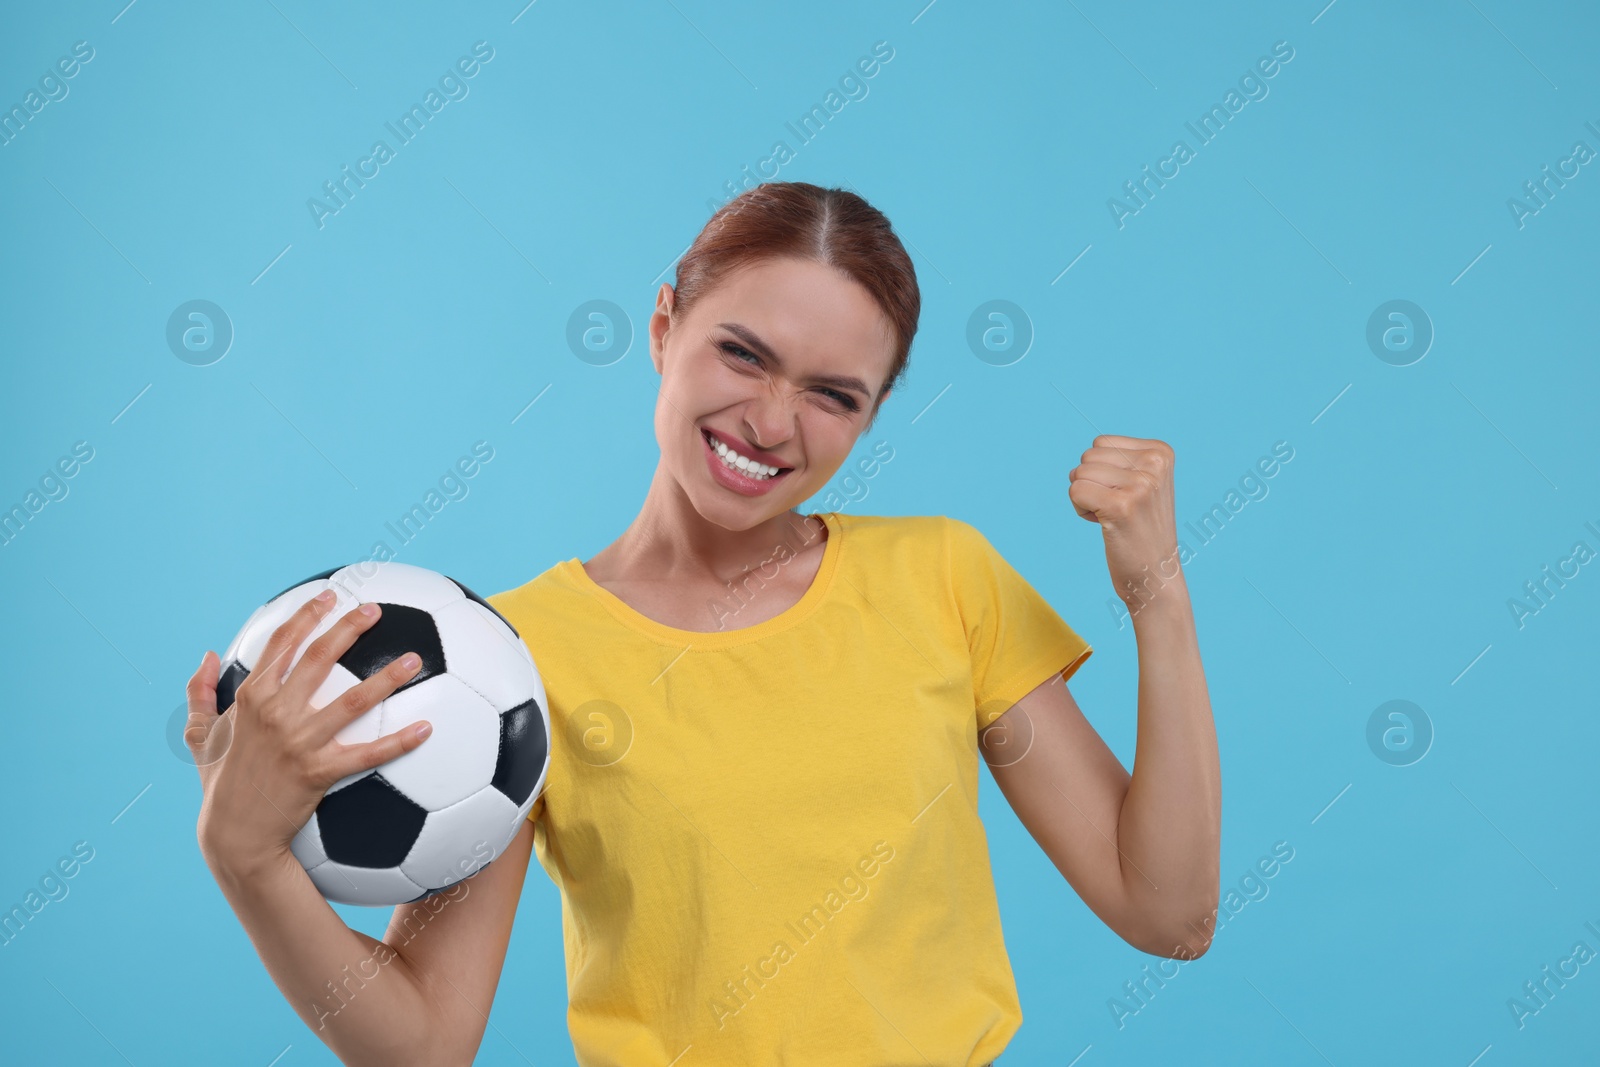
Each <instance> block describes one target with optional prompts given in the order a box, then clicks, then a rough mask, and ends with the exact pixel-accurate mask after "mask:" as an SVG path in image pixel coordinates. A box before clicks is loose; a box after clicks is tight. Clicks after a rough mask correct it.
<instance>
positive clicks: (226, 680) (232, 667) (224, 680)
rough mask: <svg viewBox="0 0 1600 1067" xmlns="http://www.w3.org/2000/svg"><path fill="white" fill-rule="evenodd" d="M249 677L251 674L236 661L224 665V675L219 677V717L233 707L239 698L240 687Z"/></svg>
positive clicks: (232, 660)
mask: <svg viewBox="0 0 1600 1067" xmlns="http://www.w3.org/2000/svg"><path fill="white" fill-rule="evenodd" d="M248 677H250V672H249V671H248V670H246V669H245V665H244V664H243V663H240V662H239V661H238V660H236V659H230V660H229V661H228V662H226V663H224V664H223V665H222V673H221V674H219V675H217V714H218V715H221V714H222V713H223V712H225V711H227V710H228V709H229V708H231V707H233V702H234V701H235V700H237V699H238V697H239V686H241V685H243V684H244V680H245V679H246V678H248Z"/></svg>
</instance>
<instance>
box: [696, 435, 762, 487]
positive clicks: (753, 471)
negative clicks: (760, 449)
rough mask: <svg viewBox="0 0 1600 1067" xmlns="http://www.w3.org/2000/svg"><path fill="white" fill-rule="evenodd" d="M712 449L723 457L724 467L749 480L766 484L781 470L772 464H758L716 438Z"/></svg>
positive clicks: (712, 440)
mask: <svg viewBox="0 0 1600 1067" xmlns="http://www.w3.org/2000/svg"><path fill="white" fill-rule="evenodd" d="M711 448H712V450H713V451H715V452H716V454H717V455H718V456H719V457H721V459H722V462H723V465H724V466H726V467H729V468H731V469H733V470H736V471H738V472H739V473H741V474H743V475H744V476H745V477H747V478H753V479H755V480H756V481H758V482H764V481H766V480H767V479H768V478H771V477H772V476H773V475H775V474H777V473H778V469H779V468H777V467H774V466H772V465H771V464H767V463H760V462H757V461H756V460H753V459H750V458H749V457H748V456H741V455H739V453H737V452H735V451H734V450H733V449H731V448H729V447H728V446H727V445H725V444H723V443H722V442H721V441H719V440H717V439H716V438H715V437H713V438H711Z"/></svg>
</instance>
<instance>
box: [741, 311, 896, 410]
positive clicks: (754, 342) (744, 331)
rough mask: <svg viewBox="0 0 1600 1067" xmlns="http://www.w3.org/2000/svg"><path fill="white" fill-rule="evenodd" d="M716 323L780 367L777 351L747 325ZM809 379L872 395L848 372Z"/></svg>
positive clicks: (863, 383)
mask: <svg viewBox="0 0 1600 1067" xmlns="http://www.w3.org/2000/svg"><path fill="white" fill-rule="evenodd" d="M717 325H718V326H720V327H721V328H722V329H724V330H727V331H728V332H729V333H731V334H733V335H734V336H735V337H737V338H739V340H741V341H743V342H744V343H745V344H746V345H747V346H749V348H750V350H751V351H753V352H755V353H756V354H757V355H759V356H763V357H765V358H766V359H769V360H771V361H772V364H773V366H775V367H778V368H780V369H781V368H782V366H783V360H781V359H779V358H778V353H776V352H774V351H773V350H772V349H771V347H770V346H768V344H767V343H766V342H765V341H763V340H762V339H761V338H759V337H757V336H756V335H755V333H754V332H753V331H752V330H751V329H750V328H749V327H747V326H741V325H739V324H738V323H737V322H719V323H717ZM811 380H812V381H814V382H818V383H821V384H822V385H834V386H838V387H839V388H841V389H854V390H855V391H856V392H858V393H860V394H861V395H862V396H864V397H867V398H868V399H871V397H872V390H871V389H868V388H867V385H866V383H865V382H863V381H862V380H861V379H860V378H853V377H851V376H850V375H848V374H813V375H811Z"/></svg>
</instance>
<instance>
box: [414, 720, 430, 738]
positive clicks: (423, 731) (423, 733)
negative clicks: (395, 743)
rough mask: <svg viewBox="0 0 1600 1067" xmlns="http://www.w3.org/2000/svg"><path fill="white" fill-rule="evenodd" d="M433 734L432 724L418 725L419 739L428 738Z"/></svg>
mask: <svg viewBox="0 0 1600 1067" xmlns="http://www.w3.org/2000/svg"><path fill="white" fill-rule="evenodd" d="M431 733H433V724H432V723H427V722H423V723H418V724H417V736H418V737H427V736H428V735H429V734H431Z"/></svg>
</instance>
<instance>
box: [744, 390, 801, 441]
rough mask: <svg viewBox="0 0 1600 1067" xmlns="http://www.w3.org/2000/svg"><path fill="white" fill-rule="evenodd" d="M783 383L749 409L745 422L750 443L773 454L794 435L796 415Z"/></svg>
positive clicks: (763, 394) (765, 392)
mask: <svg viewBox="0 0 1600 1067" xmlns="http://www.w3.org/2000/svg"><path fill="white" fill-rule="evenodd" d="M793 403H794V401H792V400H791V399H790V398H789V397H788V395H787V390H786V389H785V387H784V385H783V383H781V382H774V383H772V384H771V385H770V386H769V387H768V388H766V389H763V390H761V392H760V393H759V394H758V395H757V396H755V397H754V398H752V399H751V401H750V403H749V404H747V405H746V406H745V413H744V422H745V426H746V427H747V428H748V429H749V431H750V442H751V444H753V445H755V446H756V447H757V448H762V449H766V450H768V451H772V450H774V449H776V448H778V447H779V446H781V445H782V444H783V443H784V442H785V441H787V440H788V439H789V438H791V437H793V436H794V425H795V413H794V411H793V410H792V404H793Z"/></svg>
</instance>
